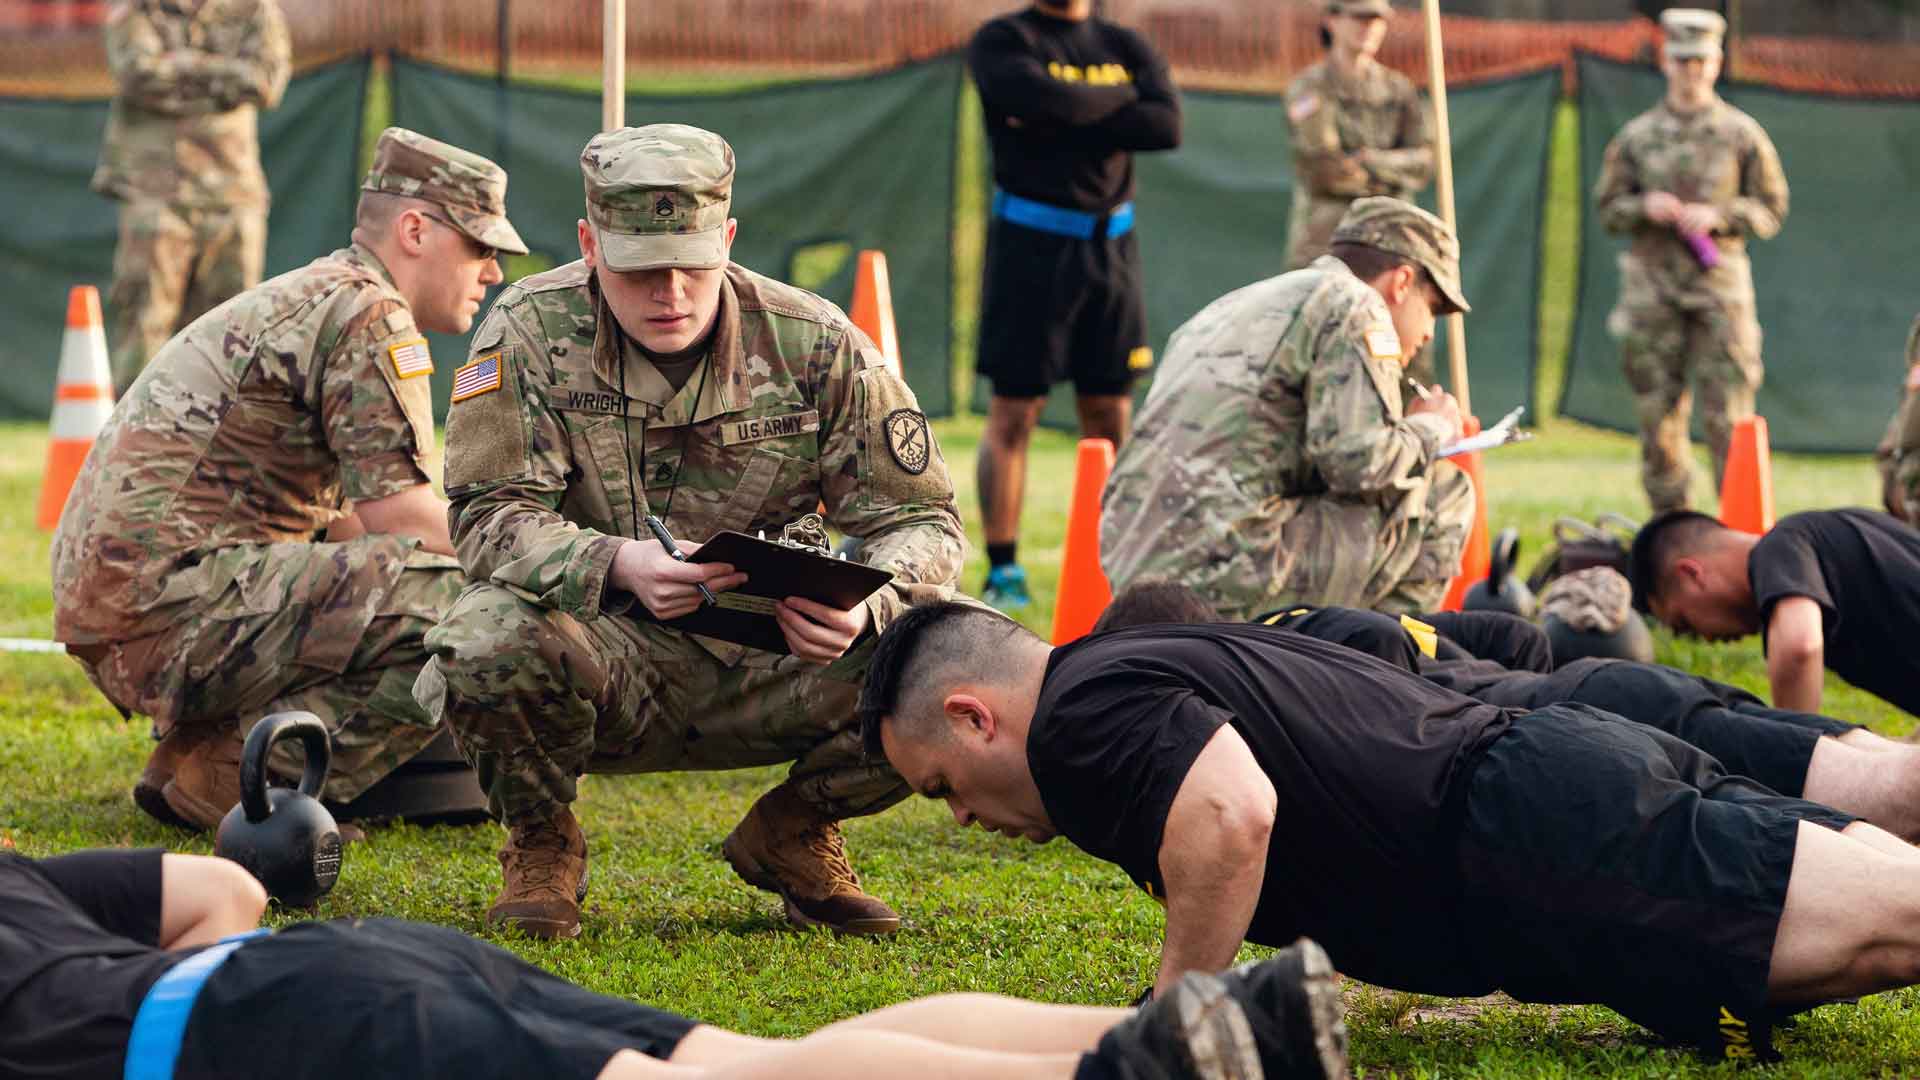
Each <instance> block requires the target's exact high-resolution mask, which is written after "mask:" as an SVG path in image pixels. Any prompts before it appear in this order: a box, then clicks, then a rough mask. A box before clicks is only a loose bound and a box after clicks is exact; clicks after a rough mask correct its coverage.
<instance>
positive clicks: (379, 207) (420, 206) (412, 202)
mask: <svg viewBox="0 0 1920 1080" xmlns="http://www.w3.org/2000/svg"><path fill="white" fill-rule="evenodd" d="M433 207H434V204H433V203H430V202H428V201H427V200H425V199H416V198H414V197H413V196H411V195H396V194H394V193H393V192H391V191H362V192H361V193H360V202H359V204H358V205H356V206H355V207H354V208H353V224H354V226H355V227H357V228H361V229H371V230H379V229H384V228H386V227H387V226H388V225H391V224H393V219H394V218H397V217H399V216H400V215H401V213H402V212H404V211H407V210H418V211H420V212H421V213H423V214H424V213H427V212H429V211H431V210H432V209H433Z"/></svg>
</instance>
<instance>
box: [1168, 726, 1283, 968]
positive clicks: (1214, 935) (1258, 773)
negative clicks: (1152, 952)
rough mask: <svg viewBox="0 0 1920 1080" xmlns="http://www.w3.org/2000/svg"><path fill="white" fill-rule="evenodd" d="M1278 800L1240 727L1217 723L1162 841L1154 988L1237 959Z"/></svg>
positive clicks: (1177, 800) (1182, 787)
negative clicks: (1160, 930) (1162, 915)
mask: <svg viewBox="0 0 1920 1080" xmlns="http://www.w3.org/2000/svg"><path fill="white" fill-rule="evenodd" d="M1277 801H1278V800H1277V797H1276V796H1275V794H1274V790H1273V781H1271V780H1269V779H1268V778H1267V774H1266V772H1265V771H1264V770H1263V769H1261V768H1260V763H1259V762H1258V761H1256V760H1254V757H1253V751H1252V750H1250V749H1248V747H1247V743H1246V740H1245V739H1242V738H1241V737H1240V733H1239V732H1237V731H1235V730H1233V728H1231V727H1226V726H1222V727H1221V728H1220V729H1219V730H1217V731H1215V732H1214V734H1213V737H1212V738H1211V739H1209V740H1208V741H1207V745H1206V748H1205V749H1203V750H1201V751H1200V756H1199V757H1197V758H1195V759H1194V762H1193V768H1192V769H1190V770H1188V772H1187V776H1186V779H1185V780H1183V781H1181V783H1180V790H1179V791H1178V792H1177V793H1175V795H1174V797H1173V805H1172V806H1171V807H1170V808H1169V809H1168V812H1167V825H1166V832H1165V835H1164V836H1163V837H1162V838H1161V841H1160V876H1161V880H1162V881H1164V882H1165V884H1166V892H1167V938H1166V944H1165V945H1164V946H1163V947H1162V948H1161V951H1160V976H1159V979H1158V980H1157V981H1156V982H1155V983H1154V992H1155V993H1156V994H1158V993H1163V992H1165V991H1167V990H1168V989H1170V988H1171V987H1172V986H1173V984H1174V983H1175V982H1177V981H1178V980H1179V978H1180V976H1181V975H1183V974H1185V973H1187V972H1189V971H1220V970H1222V969H1224V968H1226V967H1227V966H1228V965H1230V964H1232V963H1233V957H1234V954H1235V953H1237V952H1239V950H1240V943H1241V942H1242V941H1243V940H1245V938H1246V936H1247V926H1248V925H1249V924H1250V923H1251V922H1252V921H1253V909H1254V907H1255V906H1256V905H1257V904H1258V903H1259V901H1260V887H1261V884H1262V883H1263V882H1264V881H1265V879H1266V871H1267V838H1268V836H1269V835H1270V834H1271V833H1272V832H1273V815H1274V809H1275V806H1276V805H1277Z"/></svg>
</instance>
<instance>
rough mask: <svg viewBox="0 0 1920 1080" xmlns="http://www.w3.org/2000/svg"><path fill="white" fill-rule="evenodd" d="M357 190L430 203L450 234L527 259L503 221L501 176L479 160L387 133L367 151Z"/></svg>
mask: <svg viewBox="0 0 1920 1080" xmlns="http://www.w3.org/2000/svg"><path fill="white" fill-rule="evenodd" d="M360 189H361V190H362V191H380V192H385V193H387V194H389V195H405V196H407V197H409V198H413V199H424V200H425V201H427V202H430V203H435V204H437V205H438V206H439V207H440V208H441V209H442V210H445V211H446V212H447V220H448V221H450V222H452V223H453V227H454V228H456V229H459V230H460V231H461V232H463V233H465V234H466V235H468V236H469V237H472V238H473V239H474V240H476V241H478V242H479V243H482V244H485V245H486V246H488V247H491V248H498V249H499V250H501V251H509V252H512V253H513V254H515V255H525V254H526V253H527V242H526V241H524V240H522V239H520V234H519V232H517V231H516V230H515V229H514V227H513V225H512V224H511V223H510V222H508V221H507V170H505V169H502V168H501V167H500V166H498V165H495V164H494V163H493V162H491V161H488V160H487V159H486V158H483V157H481V156H480V155H479V154H474V153H469V152H468V151H465V150H462V149H460V148H459V147H457V146H450V145H448V144H446V143H443V142H441V141H440V140H438V139H429V138H427V137H426V136H425V135H422V134H420V133H419V132H417V131H408V130H407V129H406V128H399V127H390V128H388V129H387V130H385V131H383V132H381V133H380V141H379V142H377V143H375V144H374V146H373V167H372V168H369V169H368V170H367V178H366V180H364V181H362V182H361V184H360Z"/></svg>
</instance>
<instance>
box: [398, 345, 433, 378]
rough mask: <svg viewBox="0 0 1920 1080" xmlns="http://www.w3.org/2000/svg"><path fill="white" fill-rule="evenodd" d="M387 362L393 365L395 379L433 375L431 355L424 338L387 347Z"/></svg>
mask: <svg viewBox="0 0 1920 1080" xmlns="http://www.w3.org/2000/svg"><path fill="white" fill-rule="evenodd" d="M387 360H388V361H389V362H391V363H392V364H393V374H394V377H395V378H399V379H412V378H417V377H419V376H421V375H431V374H433V354H432V353H431V352H430V351H429V350H428V349H427V339H426V338H414V339H413V340H412V341H396V342H394V343H393V344H391V345H389V346H387Z"/></svg>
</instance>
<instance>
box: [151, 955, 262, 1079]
mask: <svg viewBox="0 0 1920 1080" xmlns="http://www.w3.org/2000/svg"><path fill="white" fill-rule="evenodd" d="M268 933H271V931H267V930H249V931H247V932H246V933H244V934H229V935H228V936H226V937H223V938H221V939H220V943H219V944H218V945H214V946H211V947H210V948H206V949H202V950H201V951H199V952H197V953H194V954H193V955H192V956H190V957H188V958H187V959H185V960H182V961H181V962H180V963H178V964H175V965H174V966H173V967H171V968H169V969H167V973H166V974H165V975H162V976H160V981H159V982H156V983H154V984H153V986H152V987H151V988H150V989H148V990H147V996H146V997H145V998H143V999H142V1000H141V1002H140V1011H139V1012H137V1013H135V1014H134V1016H133V1033H132V1034H131V1035H129V1036H127V1068H126V1071H125V1072H124V1073H122V1074H121V1075H122V1076H123V1077H124V1078H125V1080H173V1065H174V1062H176V1061H178V1060H179V1059H180V1039H181V1037H182V1036H184V1035H185V1034H186V1033H187V1017H188V1015H190V1014H191V1013H192V1012H193V1002H194V999H195V998H198V997H199V996H200V988H201V987H202V986H204V985H206V982H207V976H209V975H212V974H213V973H214V970H215V969H216V968H218V967H219V966H220V965H221V964H224V963H226V960H227V957H229V956H232V955H233V950H235V949H238V948H239V947H240V946H242V945H244V944H246V943H247V942H249V941H252V940H253V939H254V938H257V937H265V936H266V935H267V934H268Z"/></svg>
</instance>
